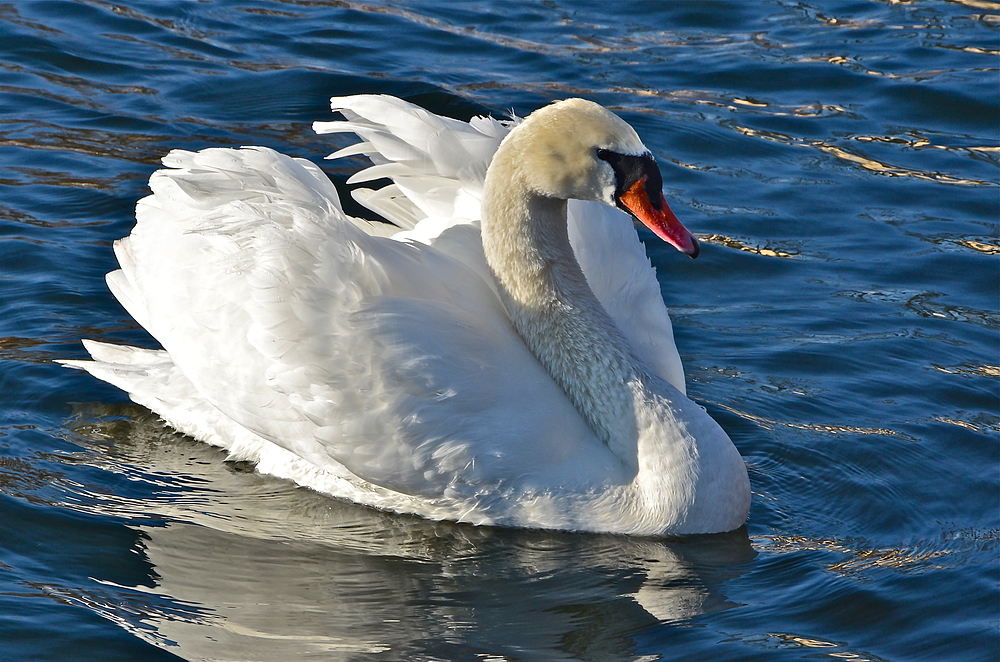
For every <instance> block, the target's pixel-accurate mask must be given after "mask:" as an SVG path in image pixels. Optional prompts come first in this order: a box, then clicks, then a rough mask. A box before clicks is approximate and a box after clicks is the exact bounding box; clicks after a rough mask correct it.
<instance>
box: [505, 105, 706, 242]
mask: <svg viewBox="0 0 1000 662" xmlns="http://www.w3.org/2000/svg"><path fill="white" fill-rule="evenodd" d="M505 142H511V143H513V144H511V145H506V147H508V150H507V151H508V152H509V153H510V156H511V157H512V158H513V159H516V161H517V163H516V165H515V164H513V163H512V164H511V165H512V166H515V167H516V169H517V170H518V171H519V172H520V173H521V175H522V176H523V181H524V183H525V185H527V186H528V187H530V188H531V189H533V190H534V192H535V193H537V194H539V195H542V196H546V197H551V198H559V199H569V198H574V199H578V200H594V201H597V202H603V203H604V204H607V205H610V206H612V207H618V208H619V209H622V210H624V211H626V212H628V213H629V214H631V215H632V216H634V217H635V218H636V219H638V220H639V221H641V222H642V223H643V224H644V225H645V226H646V227H648V228H649V229H650V230H652V231H653V232H654V233H655V234H656V235H657V236H658V237H660V238H661V239H663V240H664V241H666V242H668V243H670V244H671V245H673V246H674V247H675V248H677V249H678V250H679V251H681V252H682V253H685V254H686V255H690V256H691V257H697V255H698V250H699V246H698V240H697V239H695V237H694V235H692V234H691V233H690V232H689V231H688V229H687V228H685V227H684V226H683V225H682V224H681V222H680V221H679V220H677V217H676V216H675V215H674V213H673V212H672V211H671V210H670V207H669V206H668V205H667V202H666V199H665V198H664V197H663V180H662V178H661V176H660V169H659V168H658V167H657V165H656V160H655V159H654V158H653V155H652V154H651V153H650V151H649V150H648V149H647V148H646V146H645V145H643V144H642V141H641V140H640V139H639V136H638V135H637V134H636V132H635V130H634V129H633V128H632V127H631V126H629V124H628V123H627V122H625V121H624V120H623V119H621V118H620V117H618V116H617V115H615V114H614V113H612V112H611V111H609V110H608V109H606V108H604V107H603V106H601V105H599V104H596V103H594V102H593V101H587V100H586V99H567V100H565V101H558V102H556V103H553V104H551V105H549V106H545V107H544V108H540V109H539V110H536V111H535V112H534V113H532V114H531V115H530V116H528V118H527V119H525V121H524V122H523V123H521V124H520V125H519V126H518V127H517V128H516V129H515V130H514V131H512V132H511V134H510V135H509V136H508V139H507V140H506V141H505Z"/></svg>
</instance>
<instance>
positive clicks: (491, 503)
mask: <svg viewBox="0 0 1000 662" xmlns="http://www.w3.org/2000/svg"><path fill="white" fill-rule="evenodd" d="M332 102H333V108H334V110H339V111H340V112H342V113H343V114H344V115H345V116H346V117H347V119H348V121H346V122H329V123H317V125H316V127H315V128H316V129H317V131H319V132H320V133H332V132H353V133H356V134H358V135H359V136H361V137H362V139H363V142H362V143H360V144H359V145H356V146H353V147H349V148H347V149H345V150H341V151H340V152H338V153H337V154H334V155H331V157H340V156H346V155H351V154H365V155H367V156H368V157H369V158H370V159H371V160H372V162H373V163H374V164H375V165H374V166H373V167H371V168H368V169H367V170H366V171H363V172H361V173H358V175H355V177H354V178H353V179H354V180H357V181H364V180H366V179H376V178H381V177H391V178H393V180H394V183H393V184H392V185H390V186H387V187H385V188H383V189H380V190H379V191H377V192H373V191H366V190H361V191H359V192H356V197H358V199H359V200H360V201H361V202H363V203H364V204H366V205H367V206H369V207H370V208H372V209H374V210H377V211H378V212H380V213H381V214H383V215H384V216H386V217H388V218H390V219H391V220H393V221H394V222H395V223H396V224H397V225H398V226H401V227H402V228H403V229H404V231H401V232H398V233H397V234H395V235H394V236H391V237H390V236H388V235H390V234H392V233H391V232H389V231H388V228H391V229H392V230H393V231H396V230H398V228H394V227H392V226H388V225H386V224H382V223H370V222H367V221H363V220H359V219H355V218H351V217H349V216H347V215H346V214H345V213H344V212H343V210H342V208H341V205H340V202H339V199H338V197H337V193H336V190H335V189H334V186H333V184H332V183H331V182H330V180H329V179H328V178H327V177H326V176H325V175H324V174H323V172H322V171H321V170H320V169H319V168H317V167H316V166H314V165H313V164H311V163H309V162H308V161H305V160H302V159H293V158H290V157H287V156H283V155H281V154H278V153H276V152H274V151H271V150H268V149H265V148H260V147H249V148H242V149H207V150H204V151H201V152H197V153H191V152H182V151H174V152H171V153H170V154H169V155H168V156H167V157H166V158H164V160H163V163H164V165H165V166H167V168H166V169H164V170H160V171H158V172H156V173H154V174H153V176H152V178H151V179H150V188H151V189H152V191H153V194H152V195H151V196H149V197H147V198H144V199H143V200H141V201H140V202H139V204H138V206H137V209H136V218H137V224H136V227H135V229H134V230H133V231H132V234H131V235H130V236H129V237H127V238H125V239H122V240H120V241H119V242H117V243H116V245H115V252H116V254H117V257H118V261H119V263H120V264H121V269H120V270H119V271H115V272H112V273H110V274H108V284H109V286H110V287H111V289H112V291H113V292H114V294H115V296H116V297H117V298H118V300H119V301H121V303H122V304H123V305H124V306H125V308H126V309H127V310H128V312H129V313H130V314H131V315H132V316H133V317H134V318H135V319H136V320H137V321H138V322H139V323H140V324H142V325H143V326H144V327H145V328H146V329H147V330H149V332H150V333H151V334H152V335H153V336H154V337H155V338H156V339H157V340H158V341H159V342H160V343H161V344H162V346H163V348H164V349H163V350H146V349H138V348H133V347H123V346H114V345H107V344H103V343H96V342H89V341H85V344H86V346H87V349H88V350H89V351H90V353H91V355H92V356H93V359H94V361H65V362H64V363H66V364H68V365H71V366H75V367H81V368H84V369H86V370H88V371H89V372H91V373H92V374H94V375H95V376H97V377H99V378H101V379H104V380H106V381H108V382H110V383H112V384H114V385H116V386H118V387H120V388H122V389H123V390H125V391H127V392H128V393H129V395H130V397H131V398H132V399H133V400H134V401H136V402H138V403H139V404H142V405H145V406H146V407H149V408H150V409H152V410H153V411H155V412H157V413H158V414H160V416H162V417H163V419H164V420H166V421H167V422H168V423H169V424H170V425H171V426H173V427H174V428H176V429H177V430H179V431H181V432H184V433H187V434H189V435H191V436H193V437H195V438H197V439H200V440H203V441H205V442H208V443H210V444H215V445H218V446H222V447H224V448H227V449H229V452H230V454H231V457H233V458H236V459H250V460H253V461H255V462H257V463H258V465H257V466H258V468H259V469H260V470H261V471H262V472H265V473H270V474H274V475H278V476H282V477H287V478H291V479H293V480H295V481H297V482H299V483H300V484H303V485H307V486H310V487H313V488H315V489H318V490H321V491H324V492H327V493H329V494H333V495H336V496H340V497H344V498H348V499H352V500H354V501H356V502H358V503H362V504H367V505H371V506H375V507H378V508H384V509H389V510H393V511H397V512H407V513H415V514H418V515H422V516H424V517H428V518H432V519H451V520H457V521H465V522H472V523H476V524H492V525H498V526H517V527H533V528H557V529H571V530H585V531H600V532H616V533H627V534H641V535H654V534H665V533H711V532H719V531H727V530H732V529H735V528H738V527H739V526H741V525H742V524H743V523H744V521H745V520H746V517H747V512H748V509H749V503H750V485H749V481H748V478H747V472H746V467H745V466H744V463H743V461H742V458H741V457H740V455H739V453H738V452H737V450H736V448H735V447H734V446H733V444H732V442H731V441H730V440H729V438H728V437H727V436H726V434H725V432H723V431H722V429H721V428H720V427H719V425H718V424H717V423H716V422H715V421H714V420H712V418H711V417H710V416H709V415H708V414H707V413H706V412H705V411H704V410H703V409H702V408H701V407H700V406H699V405H697V404H695V403H694V402H692V401H691V400H689V399H688V398H687V397H686V396H685V395H684V393H683V390H684V383H683V381H684V377H683V372H682V370H681V366H680V360H679V358H678V356H677V351H676V349H675V348H674V344H673V337H672V332H671V328H670V320H669V317H668V316H667V312H666V309H665V308H664V306H663V301H662V299H661V298H660V293H659V287H658V285H657V282H656V279H655V275H654V273H653V271H652V269H651V268H650V266H649V263H648V261H647V259H646V257H645V253H644V252H643V248H642V245H641V244H640V243H639V241H638V238H637V236H636V234H635V231H634V228H633V227H632V225H631V219H630V218H629V217H628V216H626V215H625V214H623V213H621V212H620V211H617V210H615V209H614V207H615V206H618V207H621V208H623V209H628V210H629V211H631V213H632V214H634V215H635V216H636V217H637V218H638V219H640V220H641V221H643V222H644V223H646V224H647V225H649V226H650V227H651V228H652V229H653V231H654V232H656V234H658V235H659V236H661V237H663V238H664V239H666V240H667V241H669V242H671V243H672V244H674V245H675V246H677V247H678V248H679V249H680V250H681V251H683V252H685V253H687V254H689V255H692V256H694V255H696V254H697V250H698V244H697V241H696V240H695V239H694V238H693V237H692V236H691V234H690V233H689V232H688V231H687V230H686V229H684V227H683V226H682V225H681V224H680V223H679V222H678V221H677V219H676V218H675V217H674V216H673V214H672V213H671V212H670V210H669V208H668V207H667V205H666V202H665V201H664V200H663V196H662V193H661V182H660V173H659V170H658V169H657V167H656V165H655V163H654V161H653V158H652V157H651V155H650V153H649V151H648V150H647V149H646V148H645V147H644V146H643V144H642V143H641V141H640V140H639V138H638V136H637V135H636V133H635V131H633V130H632V128H631V127H630V126H629V125H628V124H626V123H625V122H624V121H622V120H621V119H620V118H618V117H617V116H615V115H614V114H612V113H611V112H609V111H607V110H605V109H604V108H602V107H601V106H599V105H597V104H595V103H592V102H589V101H584V100H581V99H571V100H568V101H562V102H559V103H555V104H552V105H550V106H547V107H545V108H542V109H540V110H538V111H536V112H535V113H533V114H532V115H530V116H529V117H528V118H527V119H526V120H524V121H523V122H521V123H519V124H517V123H513V122H512V123H501V122H497V121H496V120H492V119H489V118H476V119H474V120H472V121H471V122H469V123H465V122H459V121H457V120H451V119H446V118H442V117H438V116H436V115H433V114H431V113H428V112H427V111H424V110H422V109H420V108H417V107H415V106H412V105H410V104H408V103H406V102H403V101H401V100H399V99H395V98H392V97H386V96H355V97H345V98H334V99H333V100H332ZM487 167H488V169H487ZM567 199H572V200H571V201H570V203H569V204H568V203H567ZM580 201H590V202H580ZM567 213H568V215H569V221H568V222H567ZM480 226H481V228H480Z"/></svg>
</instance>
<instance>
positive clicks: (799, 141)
mask: <svg viewBox="0 0 1000 662" xmlns="http://www.w3.org/2000/svg"><path fill="white" fill-rule="evenodd" d="M732 128H733V129H734V130H736V131H738V132H739V133H742V134H743V135H745V136H747V137H750V138H760V139H763V140H768V141H772V142H778V143H782V144H784V145H793V146H798V147H808V148H812V149H816V150H819V151H821V152H824V153H826V154H830V155H831V156H835V157H837V158H839V159H842V160H844V161H847V162H849V163H854V164H856V165H859V166H861V167H862V168H864V169H865V170H868V171H871V172H875V173H878V174H881V175H888V176H890V177H914V178H916V179H924V180H928V181H933V182H939V183H942V184H957V185H962V186H991V187H992V186H996V185H997V184H996V182H987V181H983V180H979V179H966V178H964V177H952V176H951V175H946V174H943V173H940V172H924V171H923V170H914V169H911V168H904V167H902V166H894V165H890V164H887V163H883V162H881V161H877V160H875V159H872V158H870V157H867V156H862V155H860V154H854V153H853V152H849V151H847V150H845V149H843V148H842V147H837V146H835V145H830V144H828V143H826V142H823V141H822V140H806V139H804V138H796V137H793V136H789V135H787V134H783V133H779V132H777V131H765V130H761V129H753V128H750V127H748V126H740V125H736V124H733V125H732ZM940 148H941V149H953V148H949V147H945V146H940ZM960 149H963V150H967V149H969V148H960ZM990 149H991V148H990Z"/></svg>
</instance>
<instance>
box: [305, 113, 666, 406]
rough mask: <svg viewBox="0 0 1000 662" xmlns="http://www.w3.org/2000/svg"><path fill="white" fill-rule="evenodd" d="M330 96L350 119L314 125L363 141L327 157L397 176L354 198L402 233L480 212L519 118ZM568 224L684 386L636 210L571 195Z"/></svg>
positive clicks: (620, 307) (365, 177)
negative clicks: (356, 160)
mask: <svg viewBox="0 0 1000 662" xmlns="http://www.w3.org/2000/svg"><path fill="white" fill-rule="evenodd" d="M330 102H331V107H332V108H333V110H335V111H339V112H340V113H341V114H343V115H344V117H345V118H347V121H339V122H317V123H315V124H314V125H313V127H314V129H315V130H316V131H317V132H318V133H322V134H327V133H344V132H350V133H355V134H357V135H358V136H359V137H361V138H362V142H361V143H358V144H356V145H352V146H349V147H347V148H344V149H342V150H340V151H338V152H335V153H333V154H331V155H330V156H329V157H328V158H340V157H343V156H353V155H364V156H367V157H368V158H369V159H370V160H371V162H372V164H373V165H372V166H371V167H369V168H367V169H365V170H362V171H361V172H359V173H357V174H355V175H354V176H353V177H351V179H350V180H348V181H349V182H360V181H369V180H372V179H377V178H379V177H390V178H391V179H392V180H393V184H391V185H389V186H386V187H383V188H382V189H379V190H378V191H370V190H366V189H357V190H355V191H354V196H355V198H356V199H357V200H358V201H359V202H360V203H361V204H363V205H365V206H366V207H368V208H369V209H371V210H372V211H375V212H376V213H379V214H381V215H383V216H385V217H386V218H388V219H389V220H391V221H392V222H393V223H395V224H397V225H399V226H400V227H401V228H404V229H406V230H408V232H406V233H405V234H404V235H402V236H405V237H407V238H410V239H414V240H417V241H422V242H427V243H434V242H435V241H436V240H437V238H438V237H439V235H440V233H441V232H442V230H443V229H444V228H448V227H452V226H453V225H455V224H458V223H473V222H475V221H478V220H479V219H480V218H481V203H482V192H483V182H484V181H485V179H486V170H487V168H488V167H489V164H490V161H491V160H492V158H493V154H494V152H496V150H497V148H498V147H499V146H500V143H501V142H502V141H503V139H504V137H506V135H507V133H509V131H510V129H511V128H512V127H513V126H514V125H516V124H517V122H518V121H519V120H517V119H514V120H511V121H498V120H495V119H493V118H490V117H475V118H473V119H472V120H470V121H469V122H461V121H459V120H454V119H450V118H446V117H441V116H439V115H435V114H433V113H431V112H429V111H427V110H424V109H423V108H420V107H418V106H415V105H413V104H410V103H408V102H406V101H403V100H402V99H398V98H396V97H391V96H385V95H356V96H349V97H334V98H332V99H331V100H330ZM569 232H570V241H571V243H572V245H573V250H574V251H575V253H576V256H577V259H578V261H579V262H580V266H581V267H582V269H583V272H584V274H585V275H586V277H587V281H588V283H589V285H590V287H591V289H593V291H594V294H595V295H597V298H598V300H599V301H600V302H601V304H602V305H603V306H604V308H605V310H607V311H608V313H609V314H610V315H611V317H612V319H614V320H615V323H616V324H617V325H618V327H619V329H620V330H621V331H622V333H624V334H625V337H626V338H628V339H629V341H630V343H631V344H632V346H633V348H634V350H635V352H636V354H637V355H638V356H639V357H640V358H641V359H643V360H644V361H645V362H646V363H647V364H649V366H650V367H651V368H652V369H653V370H654V371H655V372H656V373H657V374H659V375H660V376H661V377H662V378H664V379H665V380H666V381H668V382H669V383H671V384H673V385H674V387H676V388H677V389H678V390H679V391H681V393H684V392H685V384H684V369H683V367H682V365H681V360H680V356H679V355H678V353H677V348H676V346H675V344H674V336H673V327H672V326H671V323H670V315H669V313H668V312H667V308H666V306H665V305H664V303H663V297H662V296H661V294H660V285H659V282H658V281H657V279H656V271H655V270H654V269H653V267H652V266H651V265H650V263H649V259H648V258H647V257H646V251H645V247H644V246H643V245H642V242H640V241H639V238H638V235H637V234H636V231H635V226H634V225H633V222H632V218H631V217H630V216H629V215H628V214H625V213H624V212H622V211H619V210H617V209H612V208H610V207H607V206H606V205H602V204H599V203H595V202H585V201H582V200H571V201H570V204H569ZM461 259H463V260H464V261H465V263H466V264H467V266H469V267H470V268H472V269H473V270H474V271H476V272H477V273H479V274H480V275H487V276H486V277H487V280H488V274H489V268H488V266H487V265H486V261H485V258H484V257H482V251H478V252H476V251H470V252H464V253H461Z"/></svg>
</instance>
